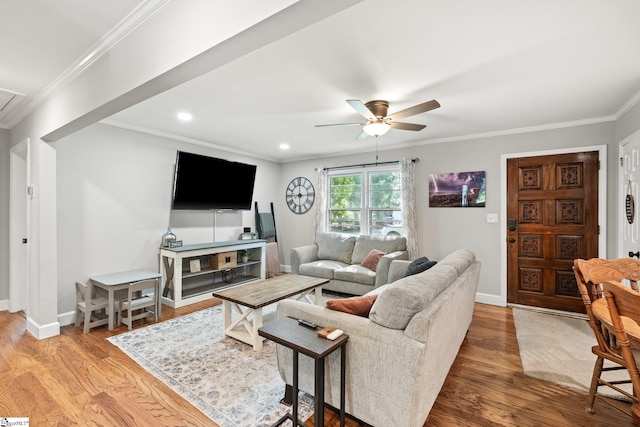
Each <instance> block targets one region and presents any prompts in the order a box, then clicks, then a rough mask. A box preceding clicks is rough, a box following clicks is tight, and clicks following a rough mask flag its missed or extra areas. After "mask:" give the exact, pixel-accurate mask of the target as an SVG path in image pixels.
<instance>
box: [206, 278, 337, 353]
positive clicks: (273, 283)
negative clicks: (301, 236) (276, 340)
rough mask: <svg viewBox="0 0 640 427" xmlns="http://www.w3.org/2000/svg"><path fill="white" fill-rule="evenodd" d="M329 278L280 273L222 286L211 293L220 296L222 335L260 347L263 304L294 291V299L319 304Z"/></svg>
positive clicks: (280, 298)
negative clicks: (236, 284)
mask: <svg viewBox="0 0 640 427" xmlns="http://www.w3.org/2000/svg"><path fill="white" fill-rule="evenodd" d="M328 282H329V280H328V279H319V278H317V277H310V276H301V275H298V274H283V275H282V276H276V277H272V278H270V279H266V280H260V281H257V282H251V283H245V284H242V285H238V286H233V287H231V288H226V289H222V290H220V291H216V292H213V294H212V295H213V296H214V297H216V298H220V299H221V300H222V313H223V318H224V323H223V329H224V335H225V336H227V337H231V338H235V339H237V340H240V341H242V342H245V343H247V344H250V345H252V346H253V349H254V350H255V351H259V350H261V349H262V341H263V340H264V338H262V337H261V336H260V335H258V328H260V327H261V326H262V308H263V307H266V306H268V305H271V304H274V303H276V302H278V301H280V300H283V299H285V298H290V297H292V296H296V295H297V296H298V297H297V299H303V298H304V299H306V300H307V301H308V302H310V303H311V304H314V303H315V304H317V305H321V304H322V285H324V284H325V283H328ZM311 291H315V301H314V300H312V299H311V298H310V297H309V293H310V292H311ZM234 314H236V317H235V319H234ZM249 315H251V319H249Z"/></svg>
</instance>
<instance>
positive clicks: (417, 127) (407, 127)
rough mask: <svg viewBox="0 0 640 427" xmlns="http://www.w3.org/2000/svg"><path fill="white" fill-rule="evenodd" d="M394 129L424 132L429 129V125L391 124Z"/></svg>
mask: <svg viewBox="0 0 640 427" xmlns="http://www.w3.org/2000/svg"><path fill="white" fill-rule="evenodd" d="M389 125H391V127H392V128H395V129H402V130H422V129H424V128H426V127H427V125H417V124H415V123H403V122H389Z"/></svg>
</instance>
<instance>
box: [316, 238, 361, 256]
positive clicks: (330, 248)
mask: <svg viewBox="0 0 640 427" xmlns="http://www.w3.org/2000/svg"><path fill="white" fill-rule="evenodd" d="M355 243H356V236H353V235H351V234H344V233H317V234H316V245H318V259H331V260H334V261H340V262H344V263H345V264H351V257H352V255H353V247H354V245H355ZM358 264H360V263H359V262H358Z"/></svg>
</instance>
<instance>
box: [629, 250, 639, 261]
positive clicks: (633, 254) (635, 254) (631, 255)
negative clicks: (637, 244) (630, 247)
mask: <svg viewBox="0 0 640 427" xmlns="http://www.w3.org/2000/svg"><path fill="white" fill-rule="evenodd" d="M629 256H630V257H631V258H633V257H636V258H638V259H640V251H638V252H631V251H630V252H629Z"/></svg>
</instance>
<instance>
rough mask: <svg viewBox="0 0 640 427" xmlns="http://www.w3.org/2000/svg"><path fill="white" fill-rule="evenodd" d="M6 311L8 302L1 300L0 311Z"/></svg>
mask: <svg viewBox="0 0 640 427" xmlns="http://www.w3.org/2000/svg"><path fill="white" fill-rule="evenodd" d="M6 310H9V300H8V299H2V300H0V311H6Z"/></svg>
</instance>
